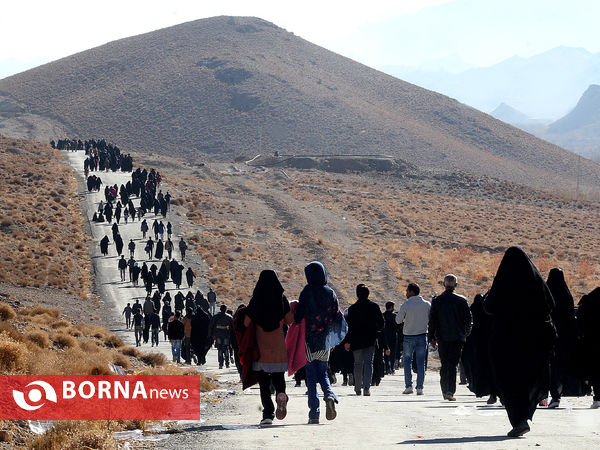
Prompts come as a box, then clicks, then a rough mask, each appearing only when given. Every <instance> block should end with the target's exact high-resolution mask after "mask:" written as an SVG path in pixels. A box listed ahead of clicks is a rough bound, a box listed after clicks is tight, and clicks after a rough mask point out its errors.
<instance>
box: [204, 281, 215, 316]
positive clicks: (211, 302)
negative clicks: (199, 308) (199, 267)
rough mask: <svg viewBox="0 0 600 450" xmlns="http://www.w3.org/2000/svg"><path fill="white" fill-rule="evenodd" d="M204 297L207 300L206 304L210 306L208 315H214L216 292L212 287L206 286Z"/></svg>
mask: <svg viewBox="0 0 600 450" xmlns="http://www.w3.org/2000/svg"><path fill="white" fill-rule="evenodd" d="M206 299H207V300H208V306H209V307H210V315H211V316H214V315H215V310H216V306H217V294H215V291H213V290H212V288H208V293H207V294H206Z"/></svg>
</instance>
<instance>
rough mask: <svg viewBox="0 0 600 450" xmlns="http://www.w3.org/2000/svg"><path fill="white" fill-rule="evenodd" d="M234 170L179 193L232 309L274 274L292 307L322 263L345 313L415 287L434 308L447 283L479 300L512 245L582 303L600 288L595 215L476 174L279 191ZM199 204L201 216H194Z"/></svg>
mask: <svg viewBox="0 0 600 450" xmlns="http://www.w3.org/2000/svg"><path fill="white" fill-rule="evenodd" d="M228 167H229V166H226V165H225V164H224V165H222V166H216V165H213V171H214V173H213V174H212V175H211V176H208V177H199V176H195V175H191V174H190V173H189V171H188V172H185V171H180V172H178V174H177V176H171V179H172V180H173V181H172V182H171V183H170V185H169V187H170V189H171V193H172V194H173V195H174V196H175V197H176V198H182V199H186V201H185V202H184V204H183V208H184V209H185V210H186V214H187V216H188V223H187V224H186V225H185V229H186V230H188V232H189V235H188V238H189V240H190V242H191V243H192V244H193V249H192V251H194V252H197V253H198V254H199V255H200V256H201V257H202V259H203V260H204V263H205V267H204V273H203V274H202V275H203V276H204V277H205V278H206V279H208V280H209V281H210V283H211V285H212V286H213V287H215V288H216V290H217V294H218V295H219V298H220V299H225V302H236V301H240V302H241V301H247V298H248V297H249V295H250V294H251V292H252V289H253V287H254V284H255V283H256V279H257V278H258V274H259V272H260V270H261V269H264V268H274V269H275V270H276V271H277V272H278V275H279V277H280V279H281V281H282V282H283V283H284V287H285V288H286V294H287V295H289V298H291V299H293V298H295V297H296V296H297V295H298V293H299V292H300V290H301V289H302V287H303V286H304V284H305V279H304V274H303V271H302V269H303V267H304V265H305V264H306V263H307V262H309V261H311V260H315V259H317V260H320V261H322V262H324V263H325V265H326V267H327V270H328V273H329V280H330V283H331V285H332V287H333V288H334V289H335V290H336V292H337V293H338V296H339V298H340V301H341V303H342V305H347V304H349V303H350V302H351V301H352V300H353V298H354V288H355V286H356V284H358V283H360V282H364V283H366V284H367V285H369V287H370V289H371V292H372V298H373V299H374V300H375V301H377V302H378V303H379V304H380V305H382V304H383V303H384V302H386V301H395V302H396V303H397V304H398V303H399V302H401V301H402V299H403V298H404V290H405V287H406V284H408V283H409V282H417V283H419V285H420V286H421V288H422V292H423V295H424V296H425V297H427V298H430V297H431V296H433V295H435V294H438V293H440V292H441V290H442V286H441V284H440V281H441V279H442V278H443V276H444V274H446V273H448V272H453V273H456V274H457V275H458V277H459V283H460V286H459V292H460V293H461V294H464V295H466V296H467V297H468V298H473V297H474V295H475V294H476V293H480V292H485V291H487V290H488V289H489V287H490V286H491V283H492V281H493V277H494V275H495V272H496V270H497V268H498V264H499V262H500V259H501V257H502V255H503V252H504V251H505V250H506V248H508V247H509V246H511V245H519V246H521V247H523V249H524V250H525V251H526V252H527V253H528V254H529V255H530V256H531V258H532V259H533V261H534V263H536V265H537V266H538V268H539V270H540V271H541V273H542V274H543V275H544V276H546V275H547V273H548V271H549V270H550V269H551V268H553V267H561V268H562V269H563V270H564V271H565V274H566V276H567V281H568V283H569V286H570V288H571V290H572V292H573V295H574V297H575V298H576V299H579V298H580V297H581V296H582V295H583V294H584V293H587V292H589V291H591V290H592V289H593V288H595V287H596V286H597V279H598V275H599V274H600V243H598V242H597V240H596V239H595V238H594V236H595V234H594V230H595V229H596V228H597V218H598V216H599V215H600V205H598V204H596V203H590V202H579V203H575V202H573V201H571V200H568V199H565V198H563V197H561V196H558V195H553V194H549V193H545V192H539V191H535V190H533V189H529V188H524V187H522V186H518V185H514V184H510V183H506V182H499V181H497V180H493V179H488V178H485V177H479V178H476V177H470V176H468V175H465V174H456V175H454V176H452V177H438V175H437V174H429V175H428V174H423V177H422V178H414V179H413V178H408V179H407V178H394V177H387V176H381V175H372V174H362V175H360V174H359V175H357V174H352V175H351V174H346V175H344V176H340V175H338V174H332V173H328V172H321V171H301V170H296V169H286V172H287V173H288V175H289V177H290V179H289V180H288V179H280V180H279V181H277V183H274V182H273V180H274V178H275V176H276V170H267V171H264V170H262V169H261V170H255V169H248V168H243V169H242V173H237V172H236V173H232V174H230V173H229V172H228V171H227V169H228ZM240 167H241V165H240ZM218 170H220V171H219V172H217V171H218ZM196 203H200V204H202V214H192V213H193V212H194V210H196V207H195V206H194V205H195V204H196ZM257 263H258V264H259V265H258V266H257Z"/></svg>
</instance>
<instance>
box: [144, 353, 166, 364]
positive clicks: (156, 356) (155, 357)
mask: <svg viewBox="0 0 600 450" xmlns="http://www.w3.org/2000/svg"><path fill="white" fill-rule="evenodd" d="M138 359H139V360H140V361H143V362H144V363H145V364H148V365H149V366H152V367H163V366H166V365H167V358H166V357H165V355H163V354H162V353H142V354H141V355H139V356H138Z"/></svg>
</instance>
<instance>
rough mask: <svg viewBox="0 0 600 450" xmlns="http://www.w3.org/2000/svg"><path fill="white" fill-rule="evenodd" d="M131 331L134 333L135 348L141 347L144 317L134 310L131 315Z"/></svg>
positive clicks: (137, 310)
mask: <svg viewBox="0 0 600 450" xmlns="http://www.w3.org/2000/svg"><path fill="white" fill-rule="evenodd" d="M133 331H134V332H135V346H136V347H139V346H140V345H142V343H141V341H142V334H143V333H144V316H142V313H141V312H140V310H139V309H136V310H135V313H134V315H133Z"/></svg>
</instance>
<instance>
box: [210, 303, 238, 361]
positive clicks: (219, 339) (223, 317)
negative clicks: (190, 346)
mask: <svg viewBox="0 0 600 450" xmlns="http://www.w3.org/2000/svg"><path fill="white" fill-rule="evenodd" d="M226 311H227V306H225V305H221V312H219V314H217V315H216V316H214V317H213V318H212V321H211V323H210V335H211V336H212V338H213V339H214V340H215V342H216V344H217V349H218V353H217V357H218V358H219V369H222V368H223V363H225V367H229V346H230V341H229V339H230V337H231V330H232V329H233V317H231V316H230V315H229V314H227V313H226Z"/></svg>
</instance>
